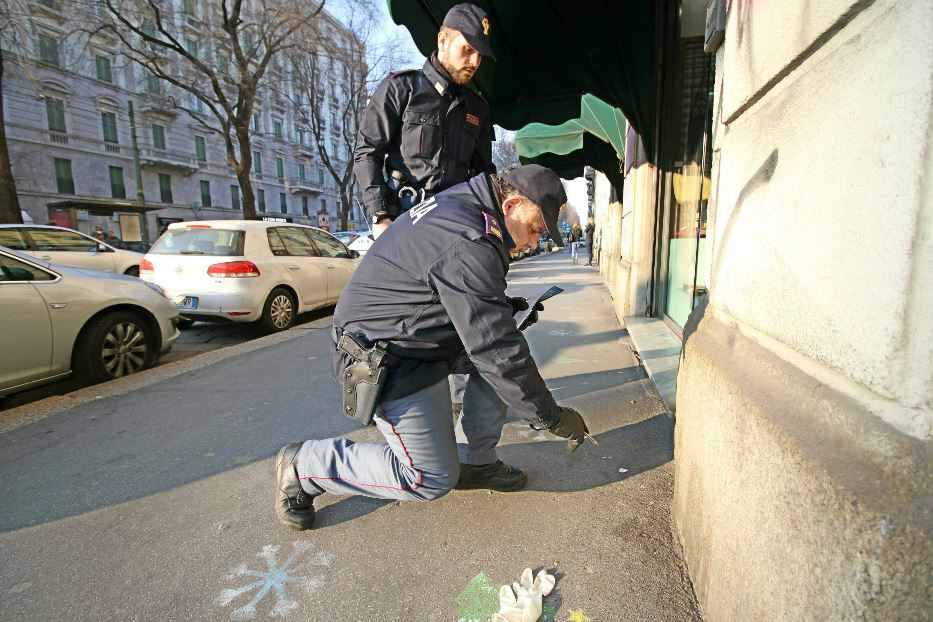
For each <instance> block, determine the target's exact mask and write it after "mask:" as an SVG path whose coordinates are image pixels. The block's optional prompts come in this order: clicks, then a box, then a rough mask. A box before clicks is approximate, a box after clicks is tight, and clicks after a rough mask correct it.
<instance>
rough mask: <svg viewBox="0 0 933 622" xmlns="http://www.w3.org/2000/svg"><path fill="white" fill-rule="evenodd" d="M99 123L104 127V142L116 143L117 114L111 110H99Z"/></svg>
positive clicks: (117, 140)
mask: <svg viewBox="0 0 933 622" xmlns="http://www.w3.org/2000/svg"><path fill="white" fill-rule="evenodd" d="M100 123H101V125H102V126H103V128H104V142H105V143H111V144H113V145H116V144H118V143H119V142H120V140H119V139H118V137H117V115H116V114H115V113H113V112H101V113H100Z"/></svg>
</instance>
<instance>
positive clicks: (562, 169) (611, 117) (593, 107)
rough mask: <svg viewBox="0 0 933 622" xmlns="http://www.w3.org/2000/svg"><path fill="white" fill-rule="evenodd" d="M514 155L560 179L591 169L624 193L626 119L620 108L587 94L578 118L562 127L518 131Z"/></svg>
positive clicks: (533, 125)
mask: <svg viewBox="0 0 933 622" xmlns="http://www.w3.org/2000/svg"><path fill="white" fill-rule="evenodd" d="M515 152H516V153H517V154H518V156H519V159H520V160H521V161H522V162H536V163H538V164H541V165H542V166H548V167H549V168H552V169H554V170H555V172H557V174H558V175H560V176H561V177H566V176H567V175H573V174H574V173H577V174H576V175H574V176H579V175H580V174H582V167H583V166H584V165H587V166H592V167H593V168H595V169H596V170H598V171H601V172H602V173H604V174H605V175H606V176H607V177H609V179H610V181H612V182H613V185H615V186H616V189H617V190H619V191H621V189H622V184H621V181H622V173H621V166H622V160H623V155H624V154H625V117H624V116H623V114H622V111H621V110H619V109H618V108H613V107H612V106H610V105H609V104H607V103H606V102H604V101H601V100H600V99H598V98H596V97H594V96H593V95H590V94H587V95H584V96H583V97H582V98H581V100H580V117H579V118H577V119H572V120H570V121H567V122H566V123H561V124H560V125H544V124H543V123H531V124H529V125H526V126H525V127H523V128H522V129H520V130H518V131H517V132H516V133H515ZM565 156H570V157H565Z"/></svg>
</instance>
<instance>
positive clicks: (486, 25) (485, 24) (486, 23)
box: [483, 17, 489, 37]
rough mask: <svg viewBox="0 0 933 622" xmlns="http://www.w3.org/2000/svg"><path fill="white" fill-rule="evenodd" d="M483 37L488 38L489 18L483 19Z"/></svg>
mask: <svg viewBox="0 0 933 622" xmlns="http://www.w3.org/2000/svg"><path fill="white" fill-rule="evenodd" d="M483 36H486V37H488V36H489V18H488V17H484V18H483Z"/></svg>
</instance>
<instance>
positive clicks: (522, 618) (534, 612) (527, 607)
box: [492, 568, 555, 622]
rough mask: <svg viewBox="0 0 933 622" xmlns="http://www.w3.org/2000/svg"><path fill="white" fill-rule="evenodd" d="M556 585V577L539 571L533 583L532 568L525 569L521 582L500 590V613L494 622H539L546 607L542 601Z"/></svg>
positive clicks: (496, 615)
mask: <svg viewBox="0 0 933 622" xmlns="http://www.w3.org/2000/svg"><path fill="white" fill-rule="evenodd" d="M554 583H555V580H554V577H553V576H552V575H549V574H548V573H547V571H545V570H540V571H538V574H537V576H535V579H534V581H532V580H531V568H525V571H524V572H523V573H522V578H521V581H519V582H517V583H513V584H512V586H511V587H510V586H508V585H503V586H502V587H501V588H499V613H497V614H494V615H493V616H492V622H537V620H538V618H540V617H541V611H542V610H543V607H544V606H543V603H542V601H543V600H544V597H545V596H547V595H548V594H550V593H551V590H553V589H554ZM513 590H514V591H513Z"/></svg>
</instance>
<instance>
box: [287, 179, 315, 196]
mask: <svg viewBox="0 0 933 622" xmlns="http://www.w3.org/2000/svg"><path fill="white" fill-rule="evenodd" d="M288 189H289V190H290V191H291V192H292V193H293V194H298V193H308V194H321V190H322V188H321V185H320V184H316V183H314V182H312V181H311V180H309V179H299V178H297V177H290V178H289V179H288Z"/></svg>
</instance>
